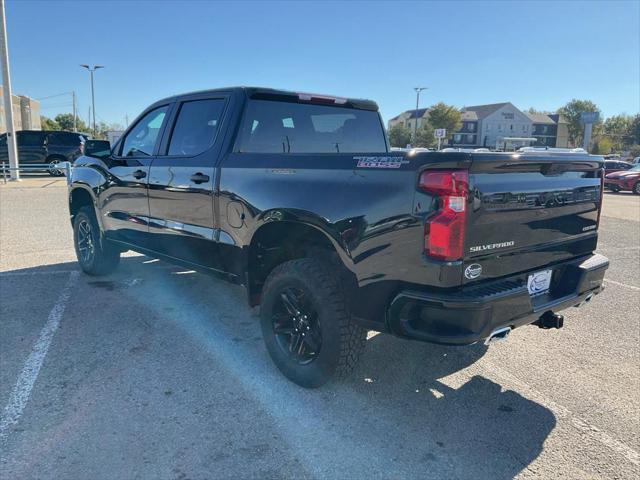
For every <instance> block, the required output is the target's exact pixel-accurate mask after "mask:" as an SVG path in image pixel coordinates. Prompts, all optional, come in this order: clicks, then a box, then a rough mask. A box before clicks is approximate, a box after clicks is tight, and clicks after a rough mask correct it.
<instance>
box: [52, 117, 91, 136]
mask: <svg viewBox="0 0 640 480" xmlns="http://www.w3.org/2000/svg"><path fill="white" fill-rule="evenodd" d="M55 121H56V123H57V124H58V125H59V126H60V130H68V131H70V132H72V131H73V114H71V113H60V114H58V115H56V118H55ZM76 128H77V129H78V131H79V132H87V131H89V129H88V128H87V126H86V125H85V123H84V122H83V121H82V119H81V118H80V117H76Z"/></svg>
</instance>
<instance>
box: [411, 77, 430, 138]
mask: <svg viewBox="0 0 640 480" xmlns="http://www.w3.org/2000/svg"><path fill="white" fill-rule="evenodd" d="M427 88H429V87H414V88H413V89H414V90H415V91H416V123H415V124H414V125H413V141H414V142H415V141H416V138H418V116H417V115H418V108H420V92H421V91H422V90H426V89H427Z"/></svg>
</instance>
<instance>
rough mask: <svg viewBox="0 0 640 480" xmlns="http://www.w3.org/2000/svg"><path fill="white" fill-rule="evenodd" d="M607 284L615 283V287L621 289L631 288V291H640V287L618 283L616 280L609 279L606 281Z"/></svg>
mask: <svg viewBox="0 0 640 480" xmlns="http://www.w3.org/2000/svg"><path fill="white" fill-rule="evenodd" d="M604 281H605V282H607V283H613V284H614V285H618V286H619V287H625V288H630V289H631V290H638V291H640V287H634V286H633V285H627V284H626V283H621V282H616V281H615V280H609V279H608V278H605V279H604Z"/></svg>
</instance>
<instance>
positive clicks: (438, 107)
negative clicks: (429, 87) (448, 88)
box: [429, 102, 462, 140]
mask: <svg viewBox="0 0 640 480" xmlns="http://www.w3.org/2000/svg"><path fill="white" fill-rule="evenodd" d="M429 125H430V126H431V129H432V130H434V129H436V128H445V129H446V130H447V138H451V137H452V136H453V134H454V133H455V132H457V131H458V130H460V128H462V121H461V120H460V110H458V109H457V108H456V107H454V106H453V105H447V104H446V103H442V102H440V103H436V104H435V105H433V106H432V107H431V108H429ZM431 138H432V140H433V133H432V134H431Z"/></svg>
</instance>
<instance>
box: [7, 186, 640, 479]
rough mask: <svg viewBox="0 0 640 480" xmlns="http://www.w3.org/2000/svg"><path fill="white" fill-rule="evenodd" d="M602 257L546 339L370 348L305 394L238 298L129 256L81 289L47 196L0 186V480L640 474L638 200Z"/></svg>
mask: <svg viewBox="0 0 640 480" xmlns="http://www.w3.org/2000/svg"><path fill="white" fill-rule="evenodd" d="M599 251H600V253H602V254H604V255H606V256H608V257H609V258H610V260H611V267H610V269H609V271H608V274H607V282H606V290H605V291H604V292H603V293H602V294H601V295H600V296H599V297H597V298H596V299H595V300H594V301H593V302H591V304H589V305H587V306H585V307H583V308H581V309H570V310H568V311H566V312H565V313H566V315H565V317H566V320H565V328H563V329H561V330H557V331H556V330H552V331H543V330H540V329H538V328H534V327H525V328H522V329H519V330H516V331H514V333H513V334H512V335H511V336H510V338H509V340H508V341H507V342H503V343H500V344H496V345H493V346H491V347H490V348H489V349H487V348H486V347H484V346H473V347H466V348H457V349H456V348H445V347H438V346H434V345H428V344H422V343H418V342H407V341H402V340H399V339H396V338H393V337H391V336H389V335H374V336H371V338H370V339H369V342H368V346H367V350H366V353H365V355H364V356H363V358H362V360H361V362H360V364H359V366H358V367H357V369H356V371H355V372H354V374H353V375H352V376H351V377H350V378H348V379H346V380H343V381H336V382H333V383H330V384H328V385H327V386H325V387H323V388H321V389H319V390H311V391H309V390H304V389H301V388H299V387H297V386H295V385H294V384H292V383H289V382H288V381H287V380H286V379H285V378H284V377H283V376H282V375H280V373H279V372H278V371H277V370H276V368H275V367H274V366H273V365H272V363H271V361H270V359H269V357H268V355H267V352H266V350H265V348H264V346H263V342H262V339H261V336H260V329H259V325H258V322H257V312H256V311H255V310H251V309H249V308H248V307H247V306H246V302H245V298H244V292H243V290H242V289H241V288H239V287H235V286H231V285H229V284H226V283H224V282H222V281H219V280H216V279H213V278H209V277H206V276H203V275H200V274H196V273H193V272H191V271H186V270H184V269H181V268H177V267H173V266H170V265H168V264H165V263H163V262H159V261H155V260H151V259H149V258H147V257H144V256H139V255H133V254H127V256H126V258H124V260H123V262H122V265H121V267H120V269H119V270H118V271H117V272H116V273H115V274H113V275H110V276H108V277H104V278H100V279H97V278H90V277H87V276H85V275H83V274H81V273H79V272H78V269H77V266H76V263H75V256H74V252H73V246H72V241H71V228H70V225H69V221H68V214H67V207H66V188H65V185H64V181H60V180H58V181H53V180H51V179H37V180H34V179H32V180H27V181H24V182H22V184H17V185H16V184H10V185H6V186H0V256H1V261H0V270H1V273H0V408H2V409H3V410H0V412H2V413H1V414H2V417H0V450H1V458H0V478H3V479H14V478H15V479H18V478H20V479H26V478H43V479H44V478H51V479H54V478H55V479H63V478H73V479H80V478H91V479H101V478H117V479H129V478H163V479H165V478H166V479H187V478H189V479H204V478H260V479H264V478H344V479H359V478H402V479H407V478H473V479H479V478H487V479H507V478H514V477H518V478H581V479H582V478H589V479H595V478H616V479H618V478H620V479H622V478H629V479H632V478H638V476H639V475H640V470H639V469H640V454H639V452H640V401H639V400H640V274H639V273H638V272H639V267H640V197H638V196H633V195H631V194H626V193H623V194H609V193H607V194H606V195H605V207H604V211H603V214H602V222H601V236H600V244H599Z"/></svg>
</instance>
